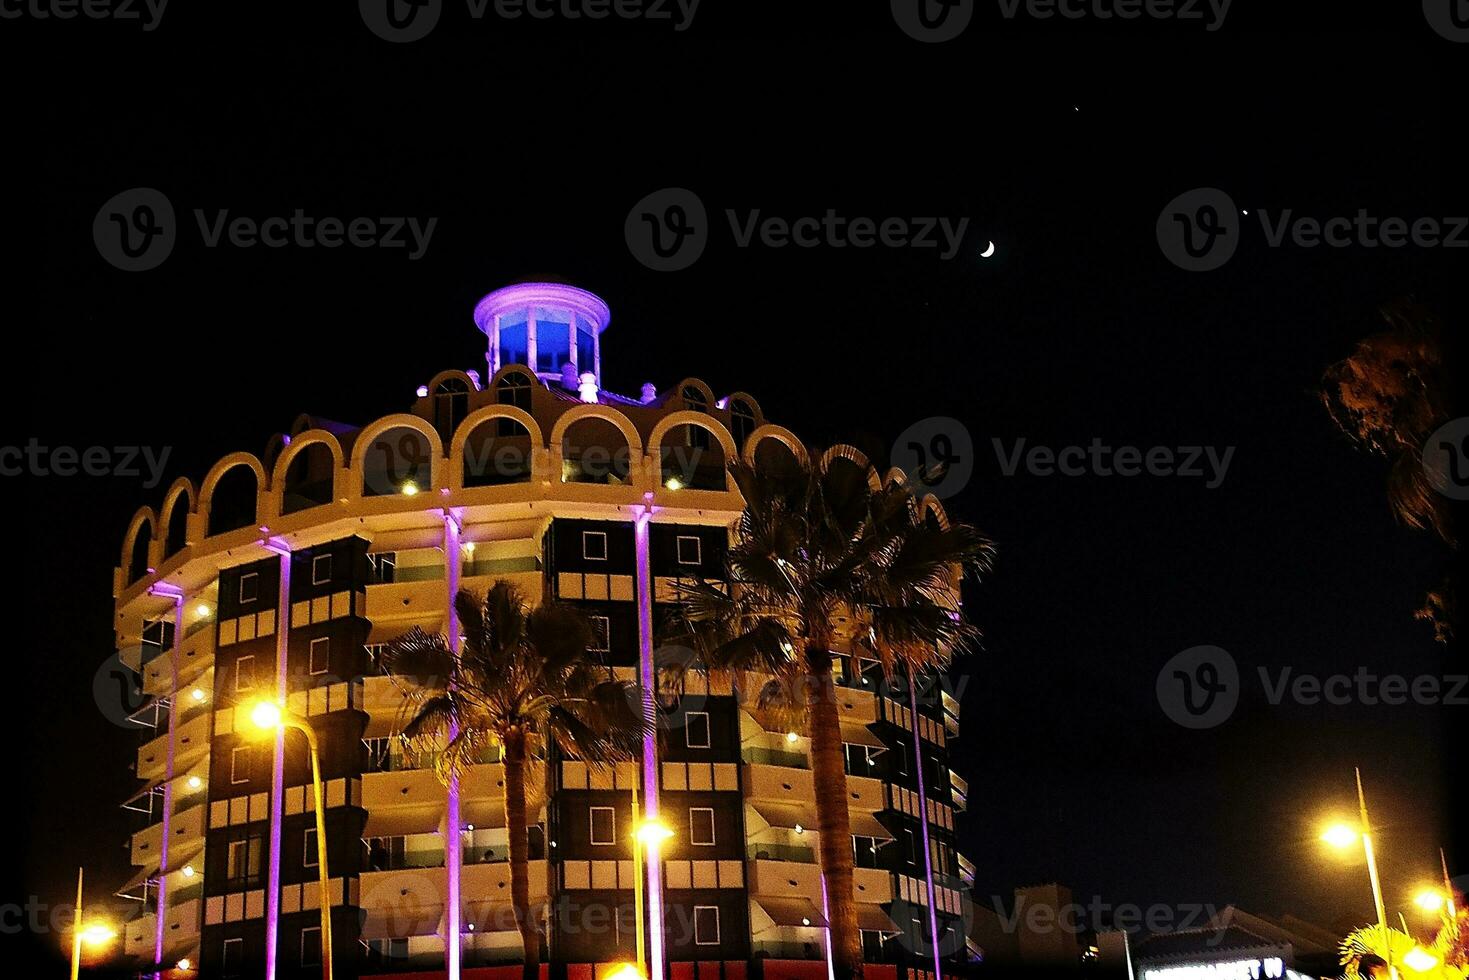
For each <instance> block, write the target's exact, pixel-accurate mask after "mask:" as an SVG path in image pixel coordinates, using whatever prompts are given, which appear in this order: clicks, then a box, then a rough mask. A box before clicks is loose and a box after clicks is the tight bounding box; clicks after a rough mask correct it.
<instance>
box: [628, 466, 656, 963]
mask: <svg viewBox="0 0 1469 980" xmlns="http://www.w3.org/2000/svg"><path fill="white" fill-rule="evenodd" d="M647 496H648V497H652V494H648V495H647ZM652 518H653V506H652V503H651V501H650V502H649V503H648V504H647V505H646V506H645V507H644V508H643V510H642V513H640V514H638V516H637V519H636V520H634V521H633V540H634V543H635V547H636V553H637V591H638V654H639V656H638V667H639V676H638V679H639V682H640V683H641V684H642V688H643V717H644V718H646V719H647V720H648V721H649V723H650V724H652V725H656V724H657V721H658V714H657V712H658V708H657V704H656V702H655V701H654V698H653V683H654V675H653V583H652V580H651V576H652V570H651V566H650V564H649V560H648V523H649V521H651V520H652ZM643 815H644V816H645V817H647V818H648V819H649V820H652V819H655V818H656V817H657V816H658V733H657V730H656V728H650V729H649V731H648V734H646V735H644V736H643ZM647 858H648V860H647V865H648V869H647V870H648V922H649V923H651V925H652V928H650V929H649V930H648V971H649V977H650V980H663V872H662V868H661V863H660V861H659V860H658V852H657V850H655V849H652V848H649V849H648V851H647Z"/></svg>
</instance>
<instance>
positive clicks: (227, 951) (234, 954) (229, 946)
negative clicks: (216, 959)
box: [219, 939, 245, 977]
mask: <svg viewBox="0 0 1469 980" xmlns="http://www.w3.org/2000/svg"><path fill="white" fill-rule="evenodd" d="M219 969H220V974H219V975H220V976H222V977H238V976H240V974H241V973H242V972H243V971H244V969H245V940H243V939H226V940H225V941H224V953H223V955H222V956H221V957H220V963H219Z"/></svg>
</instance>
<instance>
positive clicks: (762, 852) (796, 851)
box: [745, 843, 816, 864]
mask: <svg viewBox="0 0 1469 980" xmlns="http://www.w3.org/2000/svg"><path fill="white" fill-rule="evenodd" d="M745 857H747V858H748V859H750V860H751V861H793V862H795V863H796V864H815V863H816V851H815V849H814V848H811V847H803V846H799V845H796V844H761V843H752V844H748V845H746V847H745Z"/></svg>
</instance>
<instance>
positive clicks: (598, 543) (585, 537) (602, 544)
mask: <svg viewBox="0 0 1469 980" xmlns="http://www.w3.org/2000/svg"><path fill="white" fill-rule="evenodd" d="M581 556H582V557H583V558H585V559H587V560H588V561H606V560H607V532H606V531H583V532H582V533H581Z"/></svg>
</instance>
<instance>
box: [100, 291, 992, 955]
mask: <svg viewBox="0 0 1469 980" xmlns="http://www.w3.org/2000/svg"><path fill="white" fill-rule="evenodd" d="M474 320H475V323H476V325H477V326H478V327H479V329H480V330H482V331H483V332H484V334H485V336H486V338H487V342H488V344H487V353H486V362H487V363H486V372H485V374H484V378H485V379H487V380H485V381H483V382H482V380H481V375H480V374H479V373H478V372H476V371H460V370H451V371H444V372H442V373H441V374H439V375H438V376H436V377H434V378H433V379H432V380H430V381H429V382H428V384H426V385H424V386H423V387H420V388H419V389H418V391H417V399H416V400H415V401H413V403H412V405H411V407H410V409H409V411H408V412H406V413H401V414H395V415H387V416H385V417H383V418H381V419H378V420H377V421H375V422H372V423H370V424H367V425H360V426H358V425H344V424H341V423H337V422H332V421H329V420H326V419H318V418H312V417H309V416H302V417H301V418H299V419H298V420H297V421H296V422H295V424H294V425H293V426H292V427H291V431H290V432H289V433H285V434H281V435H278V436H276V437H274V438H273V439H271V441H270V443H269V445H268V448H267V449H266V452H265V453H264V455H263V456H260V457H256V456H254V455H251V454H249V453H234V454H232V455H229V456H226V457H225V458H223V459H221V460H220V461H219V462H218V463H217V464H216V465H215V466H214V467H213V468H212V469H210V471H209V472H208V473H207V474H206V475H205V476H204V479H203V480H202V481H201V482H200V483H198V484H195V483H193V482H191V481H190V480H187V479H180V480H179V481H178V482H177V483H175V484H174V485H173V486H172V487H171V488H170V489H169V491H168V492H167V494H166V495H165V496H164V498H163V500H162V502H161V506H160V507H159V509H158V510H156V511H155V510H153V509H152V508H144V509H143V510H142V511H140V512H139V513H138V515H137V516H136V517H135V519H134V520H133V521H132V523H131V525H130V526H129V528H128V529H127V534H126V536H125V539H124V543H123V546H122V552H121V561H120V565H119V568H118V569H117V572H116V580H115V596H116V631H117V636H118V641H119V648H120V649H121V650H122V651H124V653H123V659H124V661H125V662H126V663H127V664H128V666H129V667H130V668H131V669H133V670H134V671H136V672H137V675H138V679H139V685H140V687H141V688H142V689H143V691H144V692H145V696H146V703H145V704H144V706H143V707H142V709H140V710H139V711H138V712H137V713H136V714H135V715H134V716H133V717H134V719H135V720H136V721H137V722H138V724H139V725H140V726H142V727H143V728H144V731H143V732H142V741H141V744H140V747H139V749H138V754H137V770H136V771H137V776H138V778H139V779H140V780H142V786H141V787H140V788H139V790H138V792H137V794H136V795H135V796H134V797H133V798H132V799H131V800H129V801H128V802H127V804H126V806H127V807H128V808H129V809H130V810H133V811H137V814H138V815H137V816H136V817H135V819H137V820H138V821H139V828H138V829H137V832H136V833H135V834H134V835H133V838H132V859H133V864H134V865H136V869H137V870H136V875H135V876H134V878H133V880H132V881H130V882H128V883H127V885H126V886H125V887H124V888H123V889H122V891H121V892H120V893H119V894H126V895H128V896H131V897H134V898H136V899H138V900H139V903H140V907H139V911H138V914H137V915H136V917H135V918H134V919H133V920H132V921H131V922H130V923H129V924H128V926H127V928H126V934H125V944H126V952H127V953H128V954H129V955H130V956H132V957H134V958H135V960H136V962H137V963H138V964H139V966H140V969H142V970H143V971H144V972H149V973H152V972H155V971H156V972H159V973H161V974H163V975H166V976H179V977H187V976H191V975H194V974H196V973H197V974H198V975H202V976H208V977H261V976H267V977H287V976H303V977H304V976H315V975H318V974H319V973H320V972H321V967H320V960H321V934H320V931H319V930H320V923H319V908H320V907H319V904H318V903H319V897H318V895H319V893H318V883H317V877H318V862H319V860H320V855H321V854H322V853H323V852H324V853H325V854H326V857H327V859H328V870H329V873H330V876H331V877H330V903H331V906H332V912H331V922H332V933H333V939H334V941H333V946H334V957H333V962H334V965H335V967H336V975H337V976H338V977H352V976H358V975H370V974H372V975H379V974H382V975H401V976H405V977H406V976H410V975H411V976H413V977H433V976H440V977H442V976H448V977H450V978H453V980H458V978H460V977H489V976H501V975H505V976H510V975H514V974H513V970H514V969H518V968H512V967H509V966H507V965H506V964H513V963H515V962H516V961H517V960H518V959H519V955H520V937H519V935H518V933H517V932H516V931H515V926H514V921H513V919H512V918H511V916H510V915H509V914H508V912H507V907H508V901H509V886H508V882H509V872H508V864H507V863H506V859H507V851H508V845H507V835H506V831H505V814H504V810H503V804H502V802H501V789H500V766H499V764H498V762H497V759H496V757H495V755H494V754H493V753H490V754H487V755H486V756H485V757H484V759H483V762H482V763H481V764H478V765H475V766H473V767H472V768H471V769H470V770H469V772H468V773H467V774H465V775H464V777H463V778H462V779H461V780H460V781H459V783H458V785H457V787H456V788H455V789H453V790H452V791H451V790H450V789H447V788H446V786H445V785H444V784H443V783H442V782H440V781H439V779H437V778H436V776H435V774H434V771H433V769H432V760H431V759H428V758H423V757H416V756H415V755H414V754H412V753H409V752H405V751H404V749H403V747H402V744H401V743H400V742H399V741H398V740H397V739H396V738H395V737H394V734H395V731H396V729H397V726H398V725H399V724H401V721H402V713H401V709H402V705H403V693H402V688H401V687H400V686H399V684H400V680H401V679H395V678H393V677H391V676H387V675H385V673H384V671H383V669H382V667H381V664H380V657H379V655H380V652H381V650H382V648H383V645H384V644H386V643H388V642H389V641H391V640H392V639H394V638H395V637H397V636H399V635H401V634H403V633H404V632H406V631H407V630H408V629H410V628H411V627H414V626H421V627H423V628H424V629H426V630H428V631H430V632H433V633H448V632H451V631H457V627H455V626H453V625H452V624H453V612H452V609H451V597H452V596H453V595H454V593H455V592H456V590H459V589H471V590H475V591H483V590H485V589H486V588H488V587H489V586H490V585H491V584H492V583H493V582H495V581H496V580H509V581H511V582H514V583H515V584H517V585H518V586H519V587H520V588H521V589H522V590H523V591H524V593H525V594H526V596H527V597H528V598H529V600H530V601H531V602H532V603H535V602H539V601H542V600H547V599H555V600H559V601H562V602H568V603H574V604H576V605H577V606H579V607H581V608H582V609H583V611H584V612H585V613H586V615H587V616H588V617H590V620H591V622H592V624H593V632H594V636H595V641H594V642H595V643H596V644H597V645H598V646H599V647H600V648H601V649H602V650H603V652H604V654H605V656H606V658H607V659H608V662H609V663H610V664H612V665H613V666H614V667H615V669H616V670H617V671H618V672H619V673H620V674H621V675H622V676H624V677H628V678H635V679H638V680H640V681H643V682H645V683H651V682H652V680H653V675H654V671H653V657H654V642H655V631H656V629H657V625H656V624H657V623H658V622H659V620H660V616H661V615H662V614H663V613H664V612H666V611H667V608H668V604H669V603H670V602H671V601H672V600H673V598H674V583H675V582H676V581H677V580H679V579H689V578H692V577H696V576H703V577H706V578H717V577H718V576H719V575H721V573H722V566H723V554H724V551H725V548H726V546H727V544H728V541H729V534H730V528H731V526H732V524H733V523H734V521H735V519H736V517H737V515H738V514H739V512H740V508H741V503H742V502H741V499H740V496H739V494H738V492H737V491H736V490H735V488H734V485H733V483H732V482H731V481H730V480H729V477H728V473H727V470H726V461H727V460H730V459H733V458H735V456H736V454H741V455H743V456H744V457H745V458H747V459H750V460H756V461H758V462H759V463H760V464H761V465H769V466H777V465H781V463H782V461H786V462H788V461H789V460H790V459H793V458H795V457H796V456H798V455H804V453H805V452H806V450H805V448H804V447H803V446H802V444H801V442H800V440H799V439H797V438H796V436H795V435H794V434H792V433H791V432H789V431H787V430H786V429H784V428H781V427H780V426H778V425H775V424H772V423H769V422H767V421H766V420H765V418H764V415H763V413H762V411H761V408H760V405H759V403H758V402H757V401H756V400H755V399H754V398H753V397H751V396H750V395H747V394H745V393H743V392H734V393H730V394H727V395H722V396H716V394H715V392H713V391H711V390H710V388H709V387H708V386H707V385H706V384H704V383H703V382H702V381H700V380H698V379H697V378H686V379H684V380H682V381H679V382H678V383H677V384H675V385H673V386H671V387H669V388H666V389H663V390H661V391H660V390H658V389H656V388H655V387H654V386H653V385H652V384H647V385H644V386H643V389H642V391H641V393H640V394H639V395H638V396H637V397H624V396H621V395H617V394H614V393H612V392H610V391H606V390H604V389H603V388H602V383H601V380H602V372H601V355H602V337H603V332H604V330H606V328H607V326H608V320H609V313H608V309H607V307H606V305H605V304H604V303H603V302H602V301H601V300H600V299H599V298H597V297H596V296H594V295H592V294H591V293H588V292H586V291H584V290H581V289H577V288H573V287H571V286H567V285H562V284H557V283H546V282H537V283H521V284H516V285H512V286H507V287H505V288H503V289H499V290H497V291H495V292H493V293H491V294H489V295H488V296H486V297H485V298H484V299H483V300H482V301H481V302H480V303H479V304H478V306H477V307H476V309H475V311H474ZM851 463H852V460H850V459H848V458H846V457H840V458H838V459H837V460H836V462H834V463H832V465H844V464H851ZM927 506H929V507H930V515H929V517H930V519H936V520H942V519H943V515H942V511H941V509H940V508H939V507H938V504H937V502H936V501H931V500H930V501H929V502H928V505H927ZM841 668H842V669H841V671H840V673H839V679H840V684H841V686H840V688H839V689H838V695H839V698H840V702H841V704H840V707H841V712H842V717H843V719H844V722H845V725H844V732H845V736H844V738H845V741H846V743H847V745H846V750H847V760H848V773H849V775H848V781H849V790H850V796H851V799H850V807H851V829H852V833H853V839H852V847H853V849H854V854H855V858H856V864H857V870H856V879H855V886H854V887H855V889H856V893H855V898H856V900H857V902H858V903H859V916H858V919H859V923H860V925H861V928H862V930H863V943H864V949H865V951H866V954H867V959H868V961H869V964H870V965H869V967H868V975H869V977H875V978H878V980H881V978H883V977H887V978H890V980H897V977H899V976H900V975H901V976H903V977H904V978H905V980H906V978H909V977H912V978H917V977H924V976H926V977H929V978H932V976H933V975H934V973H935V971H936V970H940V971H942V972H944V973H950V974H952V973H954V972H956V971H957V970H958V969H959V967H960V966H961V965H962V964H963V963H964V961H965V945H964V936H965V933H966V930H965V929H964V928H963V926H962V925H961V924H960V920H961V918H962V917H963V913H964V905H963V902H964V897H963V888H964V884H963V878H964V877H965V874H966V871H968V872H971V873H972V868H969V866H968V862H966V861H964V860H963V859H962V858H960V857H959V856H958V853H957V851H956V850H955V847H954V832H953V814H954V812H955V811H956V810H959V809H963V807H964V805H965V792H966V788H965V785H964V782H963V780H962V779H960V777H959V776H958V775H957V774H954V773H953V772H952V771H951V769H950V766H949V748H948V740H949V739H952V738H954V737H955V736H956V735H957V733H958V717H957V716H958V706H957V703H956V702H955V701H954V699H953V698H952V697H950V696H949V695H948V694H947V693H943V694H941V695H940V696H938V697H936V698H933V699H931V700H930V699H927V698H922V697H914V696H913V695H912V693H911V692H909V691H908V690H907V689H906V688H904V689H901V690H899V689H889V688H887V687H885V686H884V685H883V684H882V683H881V675H880V671H879V670H878V667H877V665H876V664H875V663H871V662H862V661H858V662H853V660H852V658H850V657H846V656H844V657H842V662H841ZM710 685H712V686H710ZM933 690H934V692H935V693H937V687H935V688H934V689H933ZM261 697H269V698H275V699H280V700H283V701H284V702H285V704H286V706H287V709H288V710H289V711H291V712H292V713H294V714H295V715H297V716H300V717H302V718H304V719H306V720H307V721H308V723H309V724H310V726H311V727H312V729H313V731H314V732H315V733H316V736H317V739H318V741H319V743H320V745H321V766H322V779H323V781H324V784H325V810H326V814H325V822H326V836H327V839H326V840H325V841H321V840H318V839H317V833H316V829H315V826H316V822H315V814H314V812H313V808H312V794H311V789H310V786H311V775H310V768H309V765H308V760H307V753H306V748H305V745H304V742H303V740H301V739H300V737H299V735H298V734H296V733H291V732H288V733H287V734H286V735H285V736H284V737H283V738H282V739H274V738H269V737H268V738H266V739H265V740H264V741H262V740H261V739H260V738H259V737H258V736H256V735H255V734H253V733H252V731H251V726H250V725H249V724H248V723H247V719H246V717H245V715H246V713H247V708H245V706H247V705H249V704H250V703H251V702H252V701H254V700H256V699H258V698H261ZM658 704H659V709H658V710H659V715H660V718H659V730H658V735H657V737H656V739H652V740H650V741H649V742H648V743H647V744H646V745H645V746H644V752H643V758H642V759H641V760H640V761H637V762H630V763H625V764H621V765H618V766H616V767H614V768H609V769H606V770H603V771H595V770H589V769H588V767H587V766H586V765H584V764H583V763H580V762H578V761H576V760H574V759H569V758H564V757H562V756H561V755H559V754H557V753H555V752H553V753H552V758H551V759H549V760H548V761H547V765H546V766H545V767H544V771H545V778H544V786H545V792H544V793H541V794H538V797H537V799H536V800H535V801H534V802H533V803H532V805H531V808H530V810H531V813H530V819H531V823H532V825H533V826H532V831H531V837H532V841H531V866H530V877H531V891H532V895H531V897H532V900H533V902H536V903H544V905H545V907H546V908H547V909H548V913H547V922H546V936H547V942H546V949H545V950H544V956H545V960H544V962H545V964H546V965H545V967H544V969H546V970H547V972H548V973H550V974H554V975H555V976H556V977H563V976H564V977H566V978H569V980H592V978H593V976H594V975H595V973H596V967H597V965H598V964H607V963H610V962H613V961H617V960H625V959H629V958H631V957H632V955H633V948H634V929H635V928H636V925H635V923H634V920H633V917H632V913H631V908H632V904H633V903H632V896H633V880H632V875H633V863H632V860H631V859H632V854H631V847H630V840H629V830H630V826H631V813H632V810H631V806H632V798H633V791H634V790H635V789H636V790H637V792H638V795H639V798H640V805H641V806H642V807H643V808H644V810H645V812H655V811H656V812H658V813H659V815H660V816H661V818H662V819H663V820H664V821H665V822H666V823H668V824H669V825H670V826H671V827H673V828H674V830H675V836H674V838H673V839H672V840H671V841H670V842H669V844H668V846H667V847H666V848H665V849H664V852H663V854H662V858H661V860H659V861H655V862H650V881H651V882H654V883H656V884H657V885H658V886H659V887H656V888H651V889H650V890H649V902H648V905H649V909H648V911H649V915H648V920H649V921H650V922H651V928H649V930H648V949H649V953H650V972H651V973H652V976H653V978H654V980H661V978H663V977H670V978H673V980H694V978H695V977H698V978H705V980H707V978H709V977H714V976H718V977H720V978H730V980H739V978H743V977H746V976H750V975H751V974H752V973H753V975H754V976H755V977H764V978H766V980H777V978H801V980H806V978H809V980H818V978H820V977H823V976H825V975H826V974H827V971H828V965H827V962H828V961H827V955H826V947H825V928H824V926H825V919H824V917H823V899H822V894H823V891H822V882H821V878H820V874H819V871H818V868H817V864H816V861H817V858H816V850H815V847H814V838H815V836H816V832H815V831H814V830H812V829H809V828H810V827H811V825H812V824H814V823H815V820H814V812H813V805H812V798H813V788H812V780H811V773H810V768H809V762H808V758H807V752H806V749H807V742H806V740H805V739H804V738H803V737H802V736H800V735H799V734H797V733H795V732H786V731H783V730H781V729H780V728H779V726H776V725H774V724H773V723H772V722H771V721H770V720H769V719H768V718H765V717H763V716H762V715H761V713H760V711H759V710H758V709H757V708H756V706H755V705H754V703H753V699H751V698H741V697H738V696H736V692H734V691H732V690H731V689H730V688H729V687H728V686H720V684H719V682H718V681H717V680H713V681H707V682H706V681H703V680H700V679H699V678H698V677H697V676H694V677H692V678H691V679H690V680H689V682H688V686H687V688H686V689H685V690H683V691H681V692H672V691H662V692H660V696H659V698H658ZM930 912H933V913H934V914H935V917H934V918H932V919H931V918H930ZM935 939H937V940H938V943H939V952H938V953H937V955H935V952H934V948H933V947H934V940H935Z"/></svg>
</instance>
